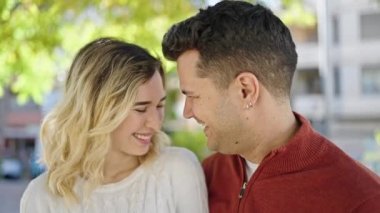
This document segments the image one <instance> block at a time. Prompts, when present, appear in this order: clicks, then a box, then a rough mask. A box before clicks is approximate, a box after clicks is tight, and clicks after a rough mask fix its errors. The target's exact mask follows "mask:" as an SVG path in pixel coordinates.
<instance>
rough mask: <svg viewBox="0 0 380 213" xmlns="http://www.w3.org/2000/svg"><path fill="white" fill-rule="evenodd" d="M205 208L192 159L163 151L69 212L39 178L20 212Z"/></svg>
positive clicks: (147, 212) (179, 212)
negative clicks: (150, 161)
mask: <svg viewBox="0 0 380 213" xmlns="http://www.w3.org/2000/svg"><path fill="white" fill-rule="evenodd" d="M82 186H83V182H82V181H78V182H77V183H76V186H75V191H77V192H82V190H83V189H82ZM207 205H208V204H207V191H206V186H205V181H204V175H203V171H202V169H201V167H200V164H199V162H198V161H197V159H196V157H195V155H194V154H193V153H192V152H190V151H188V150H186V149H184V148H178V147H177V148H175V147H167V148H165V149H164V150H163V151H162V153H161V154H160V156H159V157H158V158H157V159H156V161H155V162H153V163H151V164H149V165H143V166H140V167H138V168H137V169H136V170H135V171H134V172H133V173H132V174H131V175H129V176H128V177H127V178H125V179H123V180H121V181H120V182H117V183H112V184H107V185H102V186H99V187H98V188H96V189H95V191H93V193H92V194H91V196H90V197H89V199H87V200H86V201H82V202H81V203H80V204H78V205H76V206H74V207H71V208H68V207H67V206H65V204H64V201H63V199H62V198H61V197H57V196H53V195H52V194H51V193H50V192H49V191H48V190H47V175H46V173H45V174H42V175H40V176H39V177H37V178H35V179H34V180H32V181H31V182H30V183H29V185H28V187H27V189H26V190H25V192H24V194H23V196H22V198H21V205H20V212H21V213H27V212H31V213H32V212H33V213H47V212H54V213H61V212H62V213H63V212H71V213H77V212H88V213H97V212H99V213H118V212H128V213H174V212H176V213H207V212H208V207H207Z"/></svg>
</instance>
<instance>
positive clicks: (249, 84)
mask: <svg viewBox="0 0 380 213" xmlns="http://www.w3.org/2000/svg"><path fill="white" fill-rule="evenodd" d="M235 84H236V86H237V87H238V88H239V97H240V98H241V100H242V102H243V104H244V106H247V107H246V108H250V107H253V105H254V104H255V103H256V101H257V99H258V98H259V91H260V83H259V80H258V79H257V77H256V75H254V74H253V73H251V72H242V73H240V74H239V75H238V76H237V77H236V78H235Z"/></svg>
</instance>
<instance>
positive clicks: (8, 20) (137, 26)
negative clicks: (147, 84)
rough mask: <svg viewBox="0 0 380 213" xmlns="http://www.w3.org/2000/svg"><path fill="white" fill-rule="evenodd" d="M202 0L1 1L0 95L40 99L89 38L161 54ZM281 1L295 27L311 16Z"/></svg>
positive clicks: (290, 0)
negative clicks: (173, 28) (166, 39)
mask: <svg viewBox="0 0 380 213" xmlns="http://www.w3.org/2000/svg"><path fill="white" fill-rule="evenodd" d="M205 2H207V1H206V0H198V1H190V0H145V1H136V0H81V1H77V0H65V1H63V0H60V1H57V0H2V1H0V38H1V42H0V97H1V95H2V94H3V92H4V89H5V88H7V89H8V88H9V89H10V90H11V91H12V92H13V93H15V94H17V96H18V100H19V102H20V103H24V102H26V101H27V100H29V98H31V99H32V100H33V101H34V102H37V103H41V102H42V99H43V95H44V94H45V93H46V92H48V91H49V90H51V88H52V87H53V85H54V84H55V80H56V76H63V71H64V69H66V68H67V67H68V66H69V63H70V60H71V59H72V57H73V54H74V53H75V52H77V51H78V49H79V48H80V47H81V46H83V45H84V44H85V43H87V42H88V41H89V40H91V39H94V38H96V37H100V36H112V37H119V38H122V39H125V40H127V41H129V42H135V43H137V44H140V45H142V46H144V47H147V48H148V49H149V50H150V51H152V53H153V54H155V55H156V56H159V57H161V58H162V53H161V46H160V43H161V39H162V36H163V34H164V33H165V31H166V30H167V29H168V27H169V26H170V25H171V24H172V23H175V22H177V21H179V20H182V19H184V18H185V17H188V16H189V15H191V14H193V13H195V12H196V8H198V7H200V6H202V5H206V3H205ZM250 2H256V1H255V0H253V1H252V0H251V1H250ZM282 2H283V6H284V9H285V10H284V11H289V12H287V13H284V14H283V15H281V14H280V16H283V17H284V20H285V21H287V22H289V23H290V24H294V23H295V22H296V23H300V24H301V25H303V24H310V23H313V18H312V15H311V14H310V13H308V12H302V11H304V10H303V7H302V2H303V0H282ZM196 3H197V4H198V5H196ZM264 3H265V2H264ZM292 11H293V12H292ZM294 11H296V12H297V13H294ZM300 11H301V12H300ZM291 14H298V15H297V16H296V17H293V16H292V15H291ZM300 16H302V17H307V18H300ZM164 63H165V65H166V69H167V70H169V71H170V70H173V69H174V65H173V64H172V63H170V62H167V61H164Z"/></svg>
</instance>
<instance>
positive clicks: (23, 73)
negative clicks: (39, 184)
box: [0, 0, 380, 213]
mask: <svg viewBox="0 0 380 213" xmlns="http://www.w3.org/2000/svg"><path fill="white" fill-rule="evenodd" d="M217 2H218V1H215V0H208V1H207V0H141V1H137V0H82V1H77V0H65V1H63V0H61V1H57V0H0V39H1V40H0V213H2V212H4V213H8V212H18V205H19V200H20V197H21V194H22V192H23V190H24V189H25V187H26V185H27V183H28V182H29V181H30V180H31V179H33V178H34V177H36V176H38V175H39V174H40V173H41V172H43V171H44V167H43V166H42V165H40V164H39V163H38V158H39V156H40V153H41V145H40V142H39V128H40V123H41V120H42V118H43V117H44V115H46V113H47V112H49V110H50V109H51V108H52V107H53V106H54V104H55V103H56V102H57V100H59V98H60V97H61V95H60V94H61V91H62V85H63V82H64V79H65V74H66V71H67V70H68V68H69V66H70V63H71V60H72V59H73V57H74V54H75V53H76V52H77V51H78V50H79V48H80V47H82V46H83V45H84V44H86V43H88V42H89V41H91V40H93V39H95V38H97V37H100V36H112V37H118V38H121V39H124V40H126V41H128V42H133V43H137V44H139V45H142V46H144V47H146V48H147V49H149V50H150V51H151V53H152V54H153V55H155V56H157V57H160V58H161V59H162V60H163V62H164V65H165V68H166V71H167V92H168V100H167V108H166V120H165V124H164V130H165V131H166V132H167V133H169V134H170V136H171V138H172V140H173V144H174V145H177V146H184V147H187V148H189V149H191V150H192V151H193V152H194V153H196V155H197V156H198V158H199V160H202V159H203V158H205V157H206V156H207V155H208V154H210V152H209V151H208V150H207V148H206V142H205V137H204V136H203V131H202V129H201V127H200V126H199V125H198V124H196V123H195V122H194V121H192V120H185V119H183V117H182V108H183V100H184V97H183V96H182V95H181V94H180V93H179V91H178V78H177V75H176V72H175V64H174V63H171V62H168V61H166V60H164V58H163V56H162V53H161V39H162V36H163V34H164V33H165V32H166V30H167V29H168V28H169V27H170V26H171V24H173V23H175V22H177V21H180V20H183V19H184V18H186V17H188V16H190V15H193V14H195V13H196V12H197V11H198V8H204V7H206V6H207V5H213V4H215V3H217ZM250 2H259V3H261V4H263V5H266V6H267V7H269V8H270V9H272V10H273V11H274V13H275V14H276V15H278V16H279V17H280V18H281V19H282V20H283V21H284V22H285V24H286V25H287V26H288V27H289V28H290V30H291V32H292V35H293V38H294V40H295V42H296V46H297V52H298V55H299V62H298V67H297V72H296V75H295V77H294V83H293V88H292V90H293V91H292V94H293V96H292V105H293V108H294V111H297V112H300V113H301V114H304V115H305V116H306V117H308V118H309V119H310V120H311V121H312V124H313V126H314V127H315V128H316V129H317V130H318V131H319V132H321V133H322V134H323V135H325V136H327V137H328V138H329V139H331V140H332V141H333V142H334V143H336V145H338V146H339V147H340V148H341V149H343V150H344V151H345V152H347V153H348V154H349V155H350V156H352V157H353V158H354V159H356V160H358V161H360V162H362V163H363V164H364V165H366V166H367V167H368V168H370V169H371V170H373V171H374V172H376V173H377V174H380V54H379V50H380V24H379V23H380V0H330V1H328V0H263V1H250Z"/></svg>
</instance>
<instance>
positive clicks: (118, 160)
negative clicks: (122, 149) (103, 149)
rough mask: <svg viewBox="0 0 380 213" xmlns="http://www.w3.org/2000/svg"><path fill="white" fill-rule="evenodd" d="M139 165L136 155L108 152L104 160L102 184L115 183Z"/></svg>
mask: <svg viewBox="0 0 380 213" xmlns="http://www.w3.org/2000/svg"><path fill="white" fill-rule="evenodd" d="M139 165H140V162H139V159H138V157H137V156H131V155H127V154H124V153H109V154H108V155H107V157H106V160H105V162H104V181H103V183H104V184H108V183H115V182H119V181H121V180H123V179H124V178H126V177H128V176H129V175H130V174H131V173H132V172H133V171H134V170H135V169H136V168H137V167H138V166H139Z"/></svg>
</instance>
